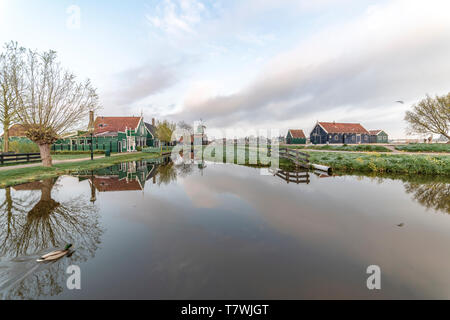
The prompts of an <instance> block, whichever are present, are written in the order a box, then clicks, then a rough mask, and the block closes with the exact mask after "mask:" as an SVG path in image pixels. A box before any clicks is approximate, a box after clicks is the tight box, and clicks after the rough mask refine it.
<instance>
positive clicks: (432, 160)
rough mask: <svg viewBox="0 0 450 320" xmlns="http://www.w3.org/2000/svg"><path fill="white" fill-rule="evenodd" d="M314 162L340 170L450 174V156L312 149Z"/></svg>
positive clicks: (378, 172) (312, 160)
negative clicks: (357, 152) (358, 152)
mask: <svg viewBox="0 0 450 320" xmlns="http://www.w3.org/2000/svg"><path fill="white" fill-rule="evenodd" d="M310 154H311V162H312V163H317V164H322V165H326V166H330V167H332V168H333V170H337V171H341V172H365V173H377V174H380V173H394V174H426V175H444V176H450V156H429V155H397V154H377V153H374V154H365V153H364V154H363V153H361V154H355V153H332V152H310Z"/></svg>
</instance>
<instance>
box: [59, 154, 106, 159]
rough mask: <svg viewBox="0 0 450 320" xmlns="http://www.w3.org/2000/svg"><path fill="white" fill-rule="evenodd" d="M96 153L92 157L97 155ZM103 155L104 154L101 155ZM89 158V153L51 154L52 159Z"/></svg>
mask: <svg viewBox="0 0 450 320" xmlns="http://www.w3.org/2000/svg"><path fill="white" fill-rule="evenodd" d="M98 156H99V155H98V154H94V157H98ZM103 157H104V156H103ZM88 158H91V155H90V154H53V155H52V159H53V160H72V159H88Z"/></svg>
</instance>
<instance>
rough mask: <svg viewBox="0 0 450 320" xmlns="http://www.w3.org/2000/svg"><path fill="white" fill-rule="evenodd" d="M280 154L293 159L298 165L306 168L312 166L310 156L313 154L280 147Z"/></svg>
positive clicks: (282, 156)
mask: <svg viewBox="0 0 450 320" xmlns="http://www.w3.org/2000/svg"><path fill="white" fill-rule="evenodd" d="M279 155H280V158H285V159H289V160H291V161H292V162H293V163H294V164H295V166H296V167H301V168H305V169H309V168H310V167H311V164H310V162H309V158H310V157H311V156H310V155H309V154H307V153H304V152H300V151H299V150H298V149H290V148H280V149H279Z"/></svg>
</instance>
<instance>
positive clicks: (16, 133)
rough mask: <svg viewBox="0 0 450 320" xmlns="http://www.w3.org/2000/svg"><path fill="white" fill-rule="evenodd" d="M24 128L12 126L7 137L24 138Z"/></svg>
mask: <svg viewBox="0 0 450 320" xmlns="http://www.w3.org/2000/svg"><path fill="white" fill-rule="evenodd" d="M3 135H4V133H3V134H2V136H1V137H2V138H3ZM25 136H26V135H25V128H24V126H22V125H21V124H13V125H12V126H11V127H10V128H9V137H10V138H13V137H25Z"/></svg>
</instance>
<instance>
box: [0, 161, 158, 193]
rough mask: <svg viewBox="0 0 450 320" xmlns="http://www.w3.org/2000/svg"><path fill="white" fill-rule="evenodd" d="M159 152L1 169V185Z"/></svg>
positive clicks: (24, 181)
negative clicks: (44, 165)
mask: <svg viewBox="0 0 450 320" xmlns="http://www.w3.org/2000/svg"><path fill="white" fill-rule="evenodd" d="M158 156H159V155H157V154H144V153H134V154H126V155H120V156H115V157H109V158H102V159H95V160H93V161H91V160H84V161H79V162H70V163H61V164H55V165H54V166H53V167H51V168H45V167H42V166H39V167H29V168H22V169H11V170H4V171H0V187H8V186H12V185H17V184H21V183H26V182H31V181H36V180H42V179H47V178H53V177H57V176H60V175H63V174H69V173H72V172H77V171H81V170H94V169H100V168H106V167H109V166H112V165H114V164H117V163H122V162H128V161H137V160H142V159H150V158H157V157H158Z"/></svg>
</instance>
